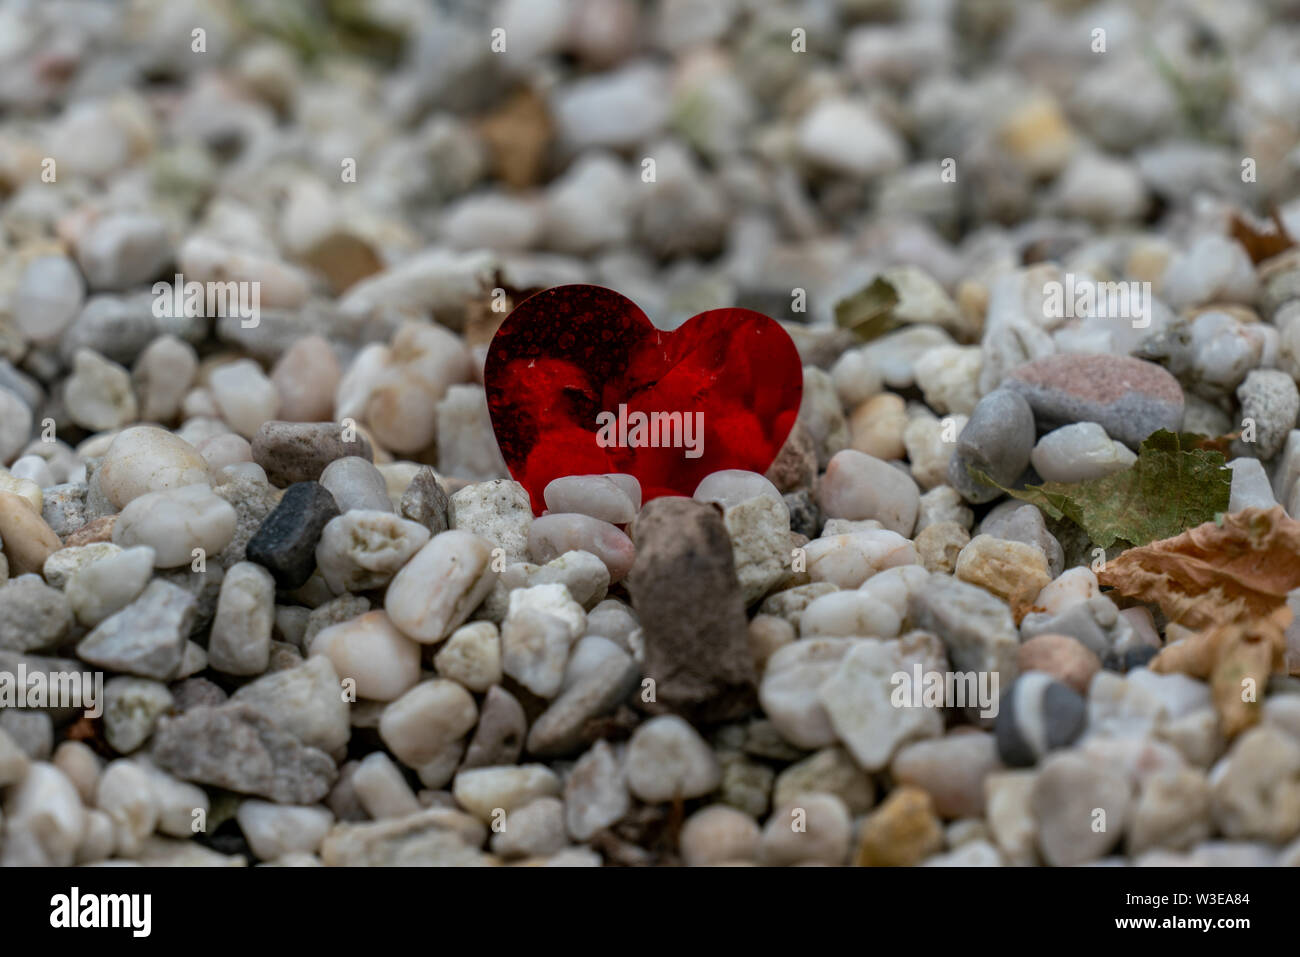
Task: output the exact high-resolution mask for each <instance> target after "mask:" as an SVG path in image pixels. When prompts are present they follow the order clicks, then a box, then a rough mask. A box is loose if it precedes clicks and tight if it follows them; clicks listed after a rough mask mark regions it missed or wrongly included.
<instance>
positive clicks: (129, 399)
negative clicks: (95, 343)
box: [64, 349, 137, 432]
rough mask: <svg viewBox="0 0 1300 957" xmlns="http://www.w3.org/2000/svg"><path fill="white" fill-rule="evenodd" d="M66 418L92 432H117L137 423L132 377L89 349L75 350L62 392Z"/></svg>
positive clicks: (115, 364) (118, 366)
mask: <svg viewBox="0 0 1300 957" xmlns="http://www.w3.org/2000/svg"><path fill="white" fill-rule="evenodd" d="M64 402H65V403H66V405H67V408H68V417H69V418H71V419H72V421H73V422H75V423H76V424H77V425H79V426H81V427H82V428H83V429H89V430H91V431H94V432H101V431H107V430H109V429H120V428H121V427H122V426H124V425H126V424H128V423H130V422H134V421H135V420H136V411H137V409H136V401H135V393H134V392H132V391H131V377H130V376H129V375H128V374H127V371H126V370H125V369H123V368H122V367H121V366H120V365H118V364H117V363H115V362H109V361H108V360H107V359H105V358H104V357H103V356H101V355H99V354H98V353H96V352H92V351H90V350H89V349H78V350H77V354H76V356H75V357H74V358H73V360H72V375H71V376H70V377H69V378H68V380H67V382H66V384H65V389H64Z"/></svg>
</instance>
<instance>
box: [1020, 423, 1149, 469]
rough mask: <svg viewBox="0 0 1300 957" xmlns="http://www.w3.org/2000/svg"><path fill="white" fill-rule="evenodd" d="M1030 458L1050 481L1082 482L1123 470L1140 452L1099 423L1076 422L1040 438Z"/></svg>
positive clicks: (1035, 466)
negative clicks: (1122, 441) (1110, 433)
mask: <svg viewBox="0 0 1300 957" xmlns="http://www.w3.org/2000/svg"><path fill="white" fill-rule="evenodd" d="M1029 461H1030V462H1031V463H1033V466H1034V469H1035V470H1036V471H1037V472H1038V474H1039V475H1041V476H1042V477H1043V478H1044V479H1046V480H1047V481H1049V482H1082V481H1085V480H1087V479H1094V478H1101V477H1102V476H1103V475H1109V474H1110V473H1112V472H1122V471H1123V470H1124V469H1126V468H1128V467H1129V466H1131V465H1132V464H1133V463H1134V462H1136V461H1137V455H1135V454H1134V453H1133V451H1132V450H1131V449H1129V448H1128V447H1127V446H1126V445H1124V444H1123V443H1121V442H1116V441H1114V440H1113V439H1111V437H1110V436H1108V435H1107V434H1106V430H1105V429H1103V428H1102V427H1101V426H1100V425H1098V424H1097V423H1096V422H1076V423H1074V424H1073V425H1066V426H1063V427H1061V428H1059V429H1056V430H1055V431H1052V432H1048V433H1047V434H1046V435H1044V436H1043V437H1042V438H1041V439H1039V440H1038V444H1037V445H1036V446H1034V451H1033V452H1031V453H1030V456H1029Z"/></svg>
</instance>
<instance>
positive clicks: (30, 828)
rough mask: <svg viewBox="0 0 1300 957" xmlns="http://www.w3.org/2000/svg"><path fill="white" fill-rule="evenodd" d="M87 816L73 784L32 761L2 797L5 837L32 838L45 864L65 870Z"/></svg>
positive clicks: (55, 771)
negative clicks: (20, 777)
mask: <svg viewBox="0 0 1300 957" xmlns="http://www.w3.org/2000/svg"><path fill="white" fill-rule="evenodd" d="M85 822H86V813H85V809H84V808H83V807H82V805H81V797H80V796H79V795H78V793H77V789H76V788H75V787H73V784H72V781H70V780H69V779H68V777H67V776H66V775H65V774H64V773H63V772H62V771H60V770H59V769H58V768H56V767H55V766H54V765H52V764H47V763H46V762H44V761H37V762H34V763H33V764H32V765H31V767H29V768H28V770H27V773H26V774H25V775H24V776H23V779H22V780H21V781H19V782H18V783H17V784H15V785H13V786H12V787H10V788H9V789H8V791H7V792H6V794H5V827H6V829H7V832H8V834H10V835H13V834H17V833H22V832H26V833H28V834H30V835H32V836H33V837H34V839H35V840H36V842H37V844H38V845H39V847H40V850H41V852H42V854H43V855H44V858H45V860H46V862H48V863H49V864H51V865H53V866H56V867H67V866H68V865H70V864H71V863H72V861H73V857H74V855H75V854H76V851H77V847H78V846H79V845H80V844H81V836H82V832H83V829H84V828H85Z"/></svg>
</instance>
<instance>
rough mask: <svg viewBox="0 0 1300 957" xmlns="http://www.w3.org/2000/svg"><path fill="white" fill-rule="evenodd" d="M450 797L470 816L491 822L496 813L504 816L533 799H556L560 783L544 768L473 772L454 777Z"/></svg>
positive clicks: (497, 769) (512, 767)
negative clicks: (503, 813)
mask: <svg viewBox="0 0 1300 957" xmlns="http://www.w3.org/2000/svg"><path fill="white" fill-rule="evenodd" d="M451 793H452V795H453V796H454V797H455V798H456V803H457V804H459V805H460V806H461V807H463V808H464V809H465V810H466V811H469V813H470V814H473V815H474V816H475V817H476V818H478V819H479V820H480V821H484V822H491V821H492V820H493V818H494V816H496V817H499V814H498V813H497V812H499V811H504V812H505V813H506V814H507V815H508V814H509V813H510V812H511V811H514V810H515V809H517V808H521V807H523V806H524V805H526V804H528V803H530V802H531V801H535V800H537V798H541V797H554V796H556V795H558V794H559V793H560V779H559V778H558V777H557V776H556V774H555V772H554V771H552V770H551V769H550V768H548V767H547V766H546V765H544V764H520V765H510V766H503V767H494V768H473V769H470V770H466V771H461V772H460V773H459V774H457V775H456V779H455V780H454V781H453V782H452V786H451Z"/></svg>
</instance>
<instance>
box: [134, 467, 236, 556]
mask: <svg viewBox="0 0 1300 957" xmlns="http://www.w3.org/2000/svg"><path fill="white" fill-rule="evenodd" d="M235 522H236V514H235V508H234V506H233V505H231V504H230V503H229V502H227V501H226V500H225V499H223V498H221V497H219V496H218V495H216V494H215V493H213V491H212V489H211V488H209V487H208V486H207V485H186V486H184V487H183V488H177V489H168V490H167V491H163V492H150V493H148V494H147V495H141V496H140V497H139V498H135V499H132V500H131V503H130V504H129V505H127V506H126V508H124V509H122V511H121V513H119V514H118V516H117V522H116V523H115V524H114V525H113V542H114V544H117V545H120V546H121V547H123V548H130V547H132V546H135V545H147V546H149V547H150V548H152V549H153V550H154V565H155V566H156V567H158V568H176V567H177V566H179V565H188V564H190V563H191V562H192V561H193V560H194V557H195V556H194V554H193V553H194V550H195V549H202V550H203V552H204V554H206V555H208V556H211V557H215V556H216V555H217V554H218V553H219V552H220V551H221V550H222V549H223V548H225V547H226V546H227V545H229V544H230V540H231V539H232V538H234V535H235Z"/></svg>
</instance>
